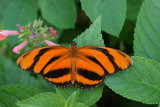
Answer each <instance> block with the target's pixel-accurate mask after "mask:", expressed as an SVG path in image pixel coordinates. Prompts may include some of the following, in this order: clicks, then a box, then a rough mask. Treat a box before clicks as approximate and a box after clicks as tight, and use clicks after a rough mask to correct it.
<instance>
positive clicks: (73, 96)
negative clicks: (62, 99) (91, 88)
mask: <svg viewBox="0 0 160 107" xmlns="http://www.w3.org/2000/svg"><path fill="white" fill-rule="evenodd" d="M76 94H77V93H76V91H75V92H74V93H73V94H71V95H70V96H69V97H68V99H67V101H66V103H65V107H72V106H73V105H74V104H75V103H76V100H77V98H76Z"/></svg>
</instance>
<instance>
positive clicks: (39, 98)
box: [16, 93, 65, 107]
mask: <svg viewBox="0 0 160 107" xmlns="http://www.w3.org/2000/svg"><path fill="white" fill-rule="evenodd" d="M64 103H65V99H64V98H63V97H62V96H60V95H57V94H55V93H41V94H37V95H35V96H33V97H31V98H29V99H26V100H22V101H19V102H18V103H16V104H17V105H18V106H20V107H30V106H34V107H64Z"/></svg>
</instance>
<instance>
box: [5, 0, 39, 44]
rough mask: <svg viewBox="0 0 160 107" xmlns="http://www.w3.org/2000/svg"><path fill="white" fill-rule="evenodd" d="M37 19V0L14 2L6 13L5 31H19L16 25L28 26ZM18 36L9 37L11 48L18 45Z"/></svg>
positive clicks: (10, 3) (16, 0) (17, 0)
mask: <svg viewBox="0 0 160 107" xmlns="http://www.w3.org/2000/svg"><path fill="white" fill-rule="evenodd" d="M35 19H37V4H36V0H12V1H11V2H9V3H8V7H7V9H6V10H5V11H4V17H3V25H4V29H7V30H17V27H16V24H20V25H22V26H23V25H26V24H28V23H29V22H33V21H34V20H35ZM17 38H18V36H15V37H13V36H12V37H8V40H9V43H10V45H11V46H14V45H15V44H17V41H18V39H17Z"/></svg>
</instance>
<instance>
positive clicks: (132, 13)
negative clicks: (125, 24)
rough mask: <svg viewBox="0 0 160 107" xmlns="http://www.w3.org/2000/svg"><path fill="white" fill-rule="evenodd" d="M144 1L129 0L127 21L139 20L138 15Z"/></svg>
mask: <svg viewBox="0 0 160 107" xmlns="http://www.w3.org/2000/svg"><path fill="white" fill-rule="evenodd" d="M142 2H143V0H127V13H126V19H127V20H131V21H136V20H137V15H138V12H139V10H140V7H141V5H142Z"/></svg>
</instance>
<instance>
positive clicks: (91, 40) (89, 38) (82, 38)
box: [74, 16, 104, 47]
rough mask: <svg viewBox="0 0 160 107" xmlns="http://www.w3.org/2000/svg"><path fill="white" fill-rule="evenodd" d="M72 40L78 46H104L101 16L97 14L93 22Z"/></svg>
mask: <svg viewBox="0 0 160 107" xmlns="http://www.w3.org/2000/svg"><path fill="white" fill-rule="evenodd" d="M74 41H75V42H76V43H77V46H78V47H82V46H88V45H93V46H104V41H103V39H102V34H101V16H99V17H98V18H97V19H96V20H95V21H94V22H93V24H92V25H91V26H90V27H89V29H87V30H86V31H85V32H83V33H82V34H80V35H79V36H77V37H76V38H75V39H74Z"/></svg>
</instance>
